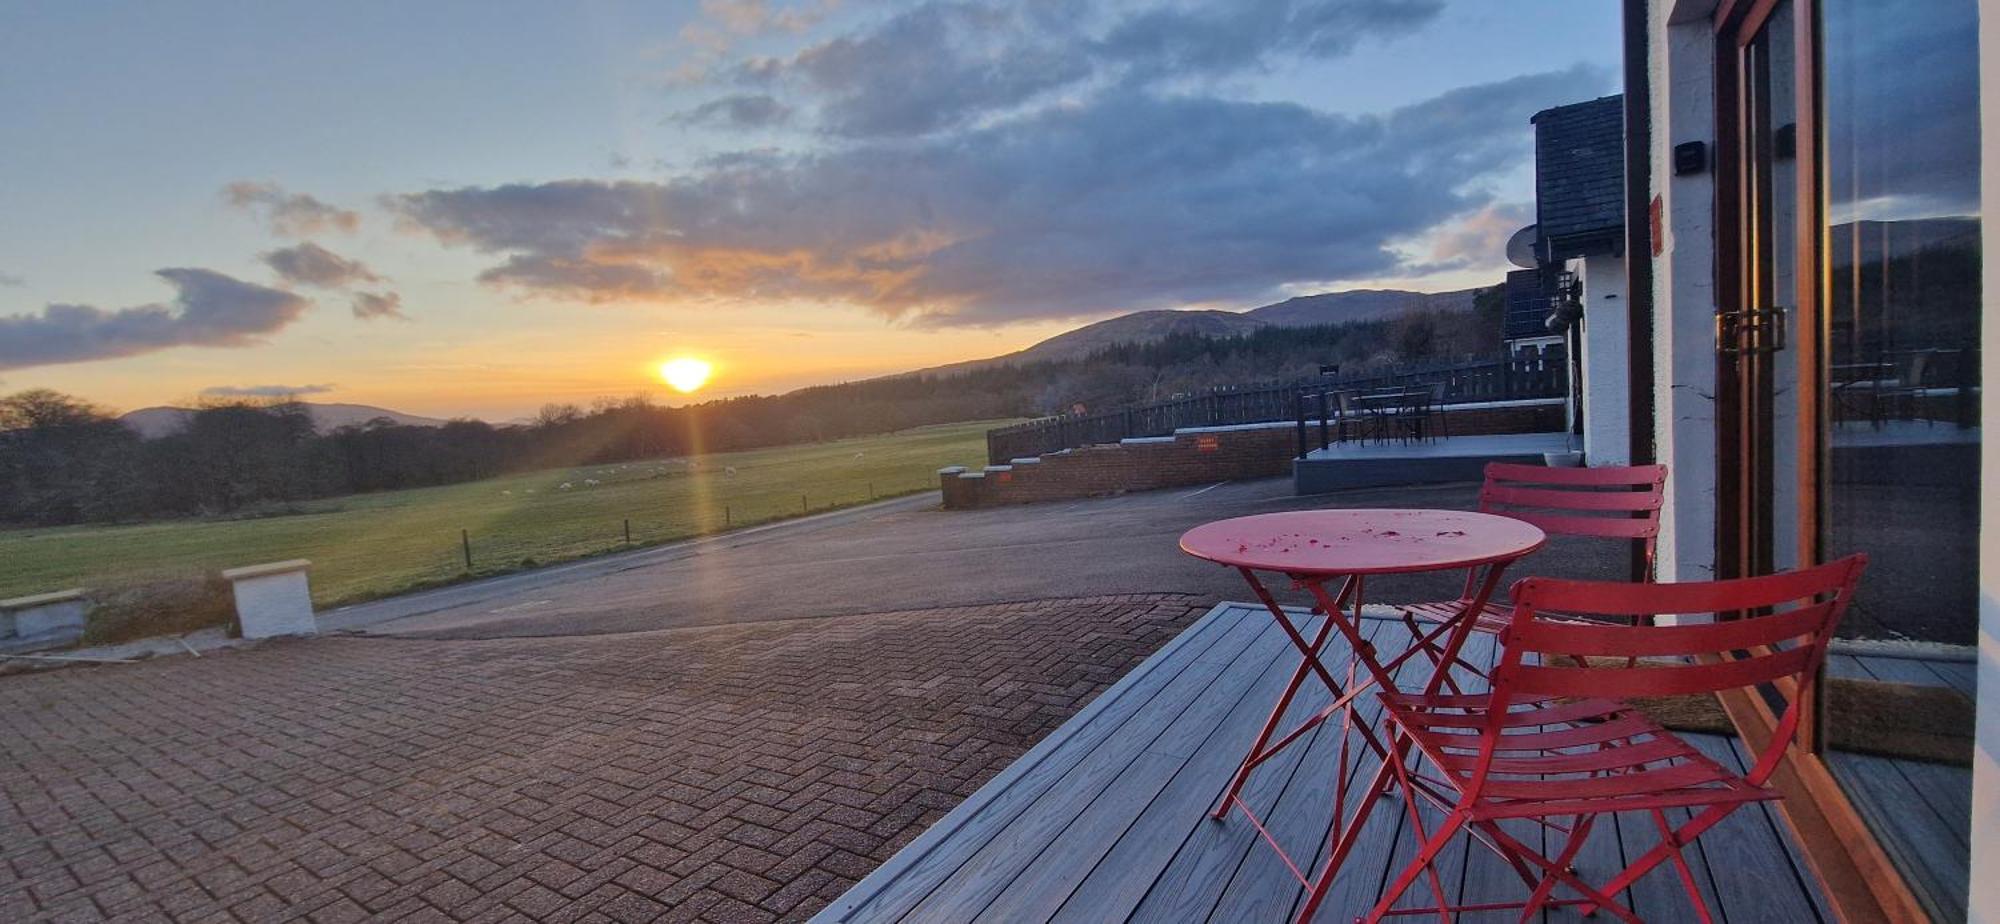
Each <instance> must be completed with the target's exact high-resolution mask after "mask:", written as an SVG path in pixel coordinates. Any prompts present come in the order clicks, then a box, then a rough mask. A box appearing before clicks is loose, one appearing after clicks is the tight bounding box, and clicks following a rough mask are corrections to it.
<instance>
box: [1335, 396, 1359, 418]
mask: <svg viewBox="0 0 2000 924" xmlns="http://www.w3.org/2000/svg"><path fill="white" fill-rule="evenodd" d="M1336 397H1337V398H1339V399H1340V416H1342V417H1359V416H1361V412H1360V411H1359V410H1357V409H1356V408H1355V407H1354V393H1353V392H1351V391H1343V392H1341V393H1340V394H1339V395H1337V396H1336Z"/></svg>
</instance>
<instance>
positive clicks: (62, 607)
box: [0, 588, 90, 652]
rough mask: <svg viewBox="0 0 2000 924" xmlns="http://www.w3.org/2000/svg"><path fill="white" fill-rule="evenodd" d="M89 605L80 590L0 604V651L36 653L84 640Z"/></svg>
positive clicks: (0, 601) (17, 598)
mask: <svg viewBox="0 0 2000 924" xmlns="http://www.w3.org/2000/svg"><path fill="white" fill-rule="evenodd" d="M89 618H90V601H89V600H86V599H84V596H83V590H82V589H81V588H72V589H69V590H59V591H55V592H54V593H46V594H35V595H33V596H28V597H15V598H14V599H11V600H0V650H6V651H10V652H18V651H38V650H41V649H44V648H61V647H63V646H66V645H71V644H74V643H75V642H76V641H77V640H78V639H80V638H82V637H83V627H84V623H85V622H86V621H87V620H88V619H89Z"/></svg>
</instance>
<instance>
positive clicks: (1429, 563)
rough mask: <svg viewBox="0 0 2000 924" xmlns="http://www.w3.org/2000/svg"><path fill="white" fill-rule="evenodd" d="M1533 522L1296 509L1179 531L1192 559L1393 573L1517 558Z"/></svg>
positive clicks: (1535, 540) (1450, 513) (1293, 570)
mask: <svg viewBox="0 0 2000 924" xmlns="http://www.w3.org/2000/svg"><path fill="white" fill-rule="evenodd" d="M1547 541H1548V536H1547V535H1545V534H1544V533H1543V532H1542V531H1541V529H1540V528H1538V527H1536V526H1534V525H1533V524H1530V523H1524V522H1522V521H1520V520H1516V519H1513V518H1511V517H1503V516H1495V515H1493V514H1490V513H1473V512H1471V511H1467V510H1369V509H1361V510H1300V511H1295V512H1291V513H1266V514H1259V515H1257V516H1249V517H1236V518H1234V519H1229V520H1217V521H1215V522H1213V523H1205V524H1203V525H1201V526H1197V527H1195V528H1193V529H1191V530H1188V531H1187V532H1186V533H1184V534H1182V535H1181V551H1183V552H1186V553H1188V554H1189V555H1193V556H1195V557H1196V558H1205V559H1208V560H1209V561H1214V562H1220V563H1222V564H1225V565H1232V566H1235V567H1238V568H1250V569H1253V570H1257V571H1280V572H1284V573H1286V574H1398V573H1407V572H1414V571H1442V570H1445V569H1450V568H1471V567H1475V566H1478V565H1484V564H1489V563H1491V562H1496V561H1506V560H1509V559H1514V558H1519V557H1520V556H1522V555H1526V554H1528V553H1529V552H1533V551H1534V550H1536V549H1539V548H1541V547H1542V544H1543V543H1545V542H1547Z"/></svg>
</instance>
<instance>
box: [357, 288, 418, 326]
mask: <svg viewBox="0 0 2000 924" xmlns="http://www.w3.org/2000/svg"><path fill="white" fill-rule="evenodd" d="M350 307H351V308H352V309H353V311H354V316H355V317H356V318H358V319H360V320H363V321H373V320H375V319H377V318H395V319H396V320H399V321H407V320H409V319H410V317H409V315H406V314H404V313H403V296H401V295H399V294H397V293H395V292H380V293H376V292H356V293H354V300H353V301H352V302H351V303H350Z"/></svg>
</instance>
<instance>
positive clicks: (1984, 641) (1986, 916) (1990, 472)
mask: <svg viewBox="0 0 2000 924" xmlns="http://www.w3.org/2000/svg"><path fill="white" fill-rule="evenodd" d="M1979 49H1980V54H1979V116H1980V154H1979V184H1980V185H1979V190H1980V203H1979V212H1980V215H1981V216H1982V219H1983V220H1984V221H1986V222H1988V223H1990V222H1991V221H1992V219H1993V216H1996V215H2000V53H1996V51H2000V0H1979ZM1996 237H2000V235H1995V234H1994V233H1993V229H1991V228H1987V229H1986V233H1985V234H1984V235H1982V239H1981V245H1982V246H1983V247H1984V248H1985V254H1984V256H1983V259H1982V260H1981V270H1982V273H1983V278H1982V279H1981V280H1980V285H1981V286H1982V289H1981V299H1980V302H1981V304H1980V309H1981V311H1982V314H1981V316H1980V331H1979V336H1980V342H1982V343H1985V344H1994V343H2000V245H1996V244H1995V240H1994V239H1995V238H1996ZM1995 353H1996V351H1995V350H1993V349H1991V348H1988V349H1986V350H1984V351H1982V353H1981V359H1980V363H1981V366H1982V368H1981V369H1980V375H1981V376H1982V378H1981V379H1980V381H1982V382H1986V383H1989V384H1991V383H1994V382H2000V359H1996V357H1995ZM1994 395H1995V393H1994V391H1993V389H1992V388H1985V389H1983V390H1982V391H1981V392H1980V396H1979V405H1980V406H1979V415H1980V419H1981V420H1984V421H1994V420H2000V398H1996V397H1995V396H1994ZM1979 465H1980V468H1981V469H1982V471H1981V473H1980V475H1981V477H1980V479H1979V481H1980V490H1979V523H1980V528H1979V722H1978V726H1977V731H1976V732H1975V739H1974V740H1975V747H1974V748H1973V754H1972V891H1971V895H1970V896H1969V900H1970V904H1969V905H1968V906H1967V907H1968V911H1967V914H1966V919H1967V920H1969V921H1972V922H1975V924H2000V526H1996V527H1995V528H1993V529H1988V528H1987V527H1988V526H1989V525H1994V524H2000V453H1996V452H1992V451H1990V450H1989V451H1986V452H1982V453H1981V454H1980V459H1979Z"/></svg>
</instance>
